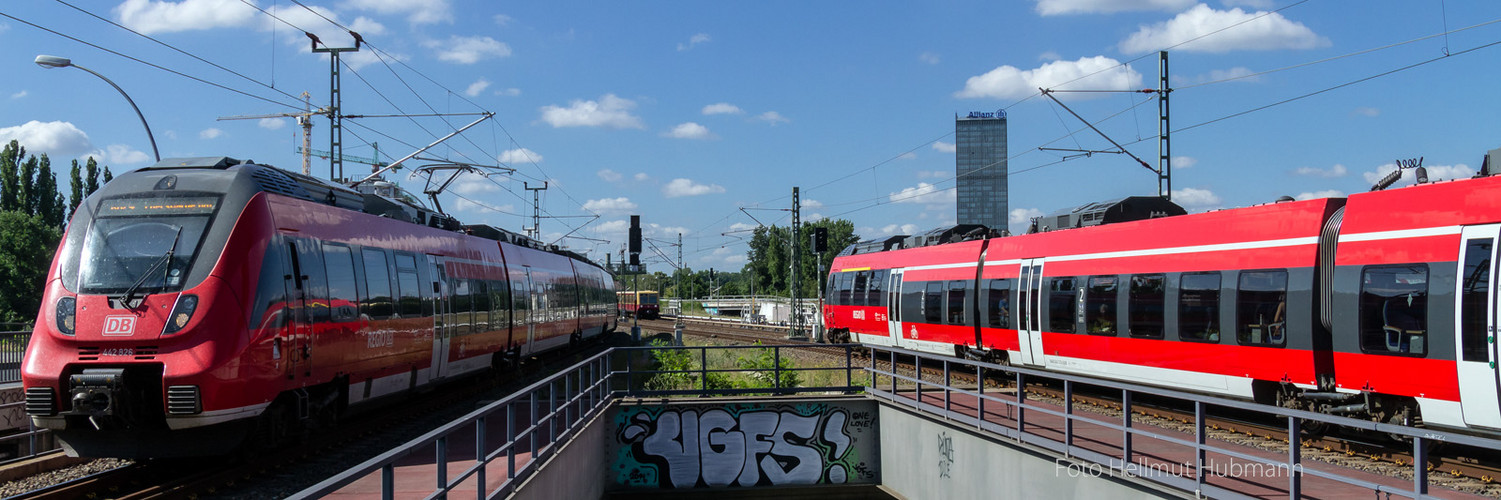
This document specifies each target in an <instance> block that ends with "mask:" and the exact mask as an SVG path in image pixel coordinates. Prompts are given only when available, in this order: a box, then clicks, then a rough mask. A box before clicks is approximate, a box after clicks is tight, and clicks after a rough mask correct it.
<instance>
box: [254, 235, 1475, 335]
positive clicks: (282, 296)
mask: <svg viewBox="0 0 1501 500" xmlns="http://www.w3.org/2000/svg"><path fill="white" fill-rule="evenodd" d="M272 241H274V242H279V241H280V239H274V240H272ZM283 247H284V245H281V244H280V243H274V244H271V245H267V246H266V255H265V257H264V260H262V261H261V277H260V282H259V283H258V284H257V287H256V291H255V311H254V312H253V313H252V315H251V316H250V318H251V321H254V322H255V323H254V324H253V325H251V326H252V327H253V328H260V329H265V330H270V329H274V328H281V327H282V326H284V325H285V324H286V321H287V320H289V319H291V318H288V317H287V315H288V314H290V313H291V311H289V310H288V304H287V283H286V280H285V275H286V274H287V273H290V272H291V270H289V269H284V268H283V267H282V262H283V259H282V252H281V251H280V248H283ZM1482 319H1483V318H1482Z"/></svg>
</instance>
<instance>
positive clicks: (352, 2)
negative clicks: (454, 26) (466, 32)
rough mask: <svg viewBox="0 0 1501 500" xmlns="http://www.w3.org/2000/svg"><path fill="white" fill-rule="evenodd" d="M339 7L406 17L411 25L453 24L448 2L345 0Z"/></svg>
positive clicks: (437, 0) (439, 0) (433, 0)
mask: <svg viewBox="0 0 1501 500" xmlns="http://www.w3.org/2000/svg"><path fill="white" fill-rule="evenodd" d="M341 6H342V7H348V8H353V9H359V10H369V11H375V12H377V13H380V14H386V15H406V16H407V21H408V22H411V23H413V24H433V23H438V22H450V23H451V22H453V8H452V6H450V5H449V0H346V1H345V2H344V3H343V4H342V5H341ZM356 31H358V30H356Z"/></svg>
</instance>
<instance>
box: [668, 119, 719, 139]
mask: <svg viewBox="0 0 1501 500" xmlns="http://www.w3.org/2000/svg"><path fill="white" fill-rule="evenodd" d="M662 137H671V138H673V139H713V138H714V137H715V136H714V133H713V132H709V127H705V126H703V125H699V124H697V123H694V122H687V123H681V124H678V126H676V127H673V128H672V130H669V131H667V132H663V133H662Z"/></svg>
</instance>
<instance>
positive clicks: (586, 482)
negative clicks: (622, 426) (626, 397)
mask: <svg viewBox="0 0 1501 500" xmlns="http://www.w3.org/2000/svg"><path fill="white" fill-rule="evenodd" d="M615 404H617V405H618V404H619V403H615ZM613 406H614V405H612V407H611V408H605V410H604V411H601V412H599V415H596V416H595V417H594V420H592V421H590V422H588V423H586V424H584V428H583V429H582V430H580V431H579V433H578V434H577V435H575V436H574V437H573V440H571V441H569V442H568V443H567V444H564V445H563V447H562V448H559V449H558V452H557V453H555V454H553V456H552V457H550V458H549V459H548V461H547V463H544V464H542V467H540V468H539V469H538V470H537V472H536V473H534V474H532V477H529V478H527V480H526V482H524V483H521V485H520V486H518V487H517V490H516V492H515V493H514V494H512V495H511V497H510V498H511V499H513V500H554V499H558V498H600V497H602V496H604V492H605V483H604V481H603V480H602V479H603V478H604V477H605V467H607V466H608V465H609V464H608V462H609V461H608V460H606V457H604V456H603V455H604V450H605V440H606V439H607V436H608V434H607V430H608V429H607V427H609V426H608V425H606V423H607V422H609V418H610V416H611V415H612V414H614V412H615V409H614V408H613Z"/></svg>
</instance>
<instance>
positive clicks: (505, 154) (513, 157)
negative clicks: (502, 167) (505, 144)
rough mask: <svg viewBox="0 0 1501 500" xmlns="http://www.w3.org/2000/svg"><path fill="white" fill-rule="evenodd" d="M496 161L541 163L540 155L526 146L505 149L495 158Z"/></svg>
mask: <svg viewBox="0 0 1501 500" xmlns="http://www.w3.org/2000/svg"><path fill="white" fill-rule="evenodd" d="M495 160H496V161H499V162H501V163H504V164H507V165H514V164H517V163H542V155H540V154H537V152H536V151H532V150H530V149H527V148H517V149H507V150H505V151H502V152H501V153H500V156H497V157H496V158H495Z"/></svg>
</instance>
